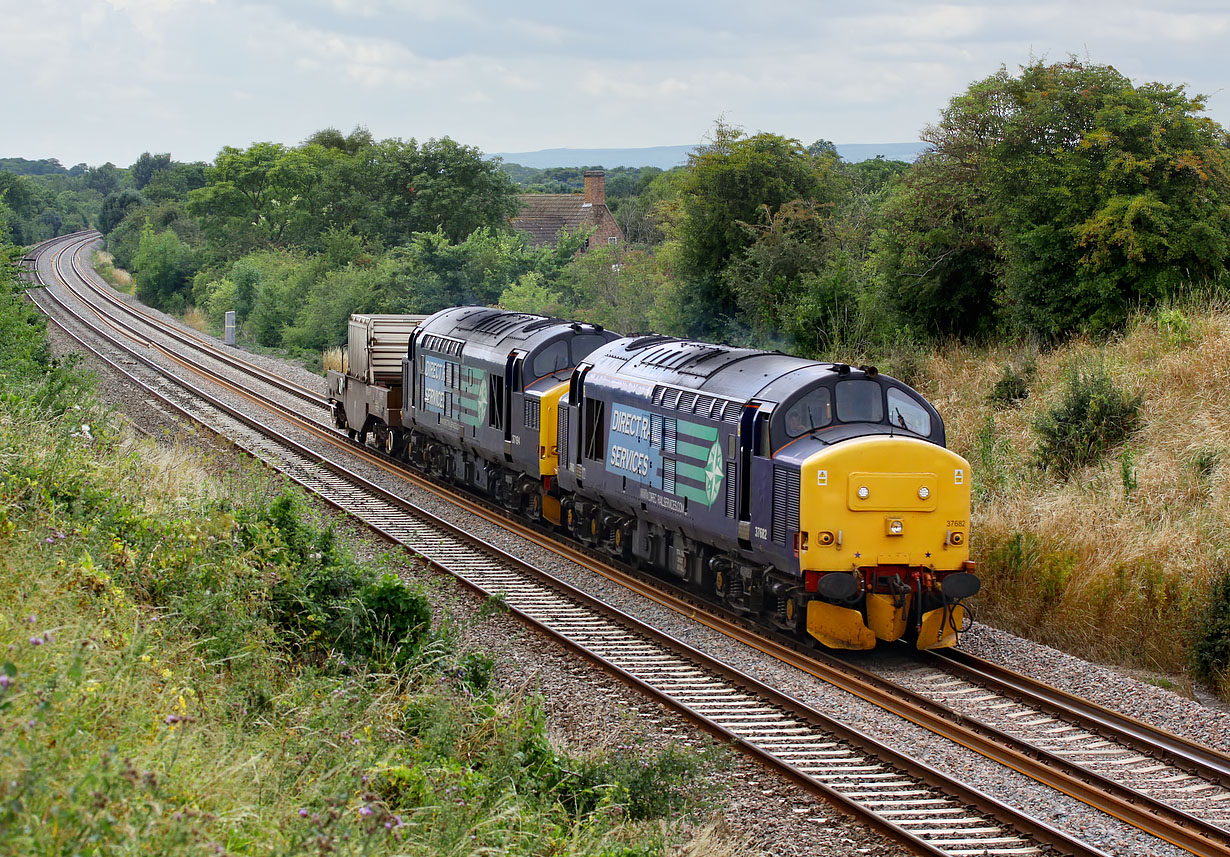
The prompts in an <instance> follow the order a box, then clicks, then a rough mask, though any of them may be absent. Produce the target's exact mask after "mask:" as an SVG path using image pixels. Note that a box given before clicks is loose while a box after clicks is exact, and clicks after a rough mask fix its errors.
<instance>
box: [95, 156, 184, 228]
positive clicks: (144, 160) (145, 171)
mask: <svg viewBox="0 0 1230 857" xmlns="http://www.w3.org/2000/svg"><path fill="white" fill-rule="evenodd" d="M170 168H171V154H170V152H163V153H161V154H158V155H151V154H150V153H149V152H142V153H141V154H140V156H139V157H138V158H137V161H136V163H134V164H133V165H132V183H133V185H134V186H135V187H136V189H137V190H141V189H142V188H144V187H145V186H146V185H147V184H149V183H150V182H151V181H152V180H153V178H154V176H155V175H156V174H157V173H159V172H161V171H163V170H167V169H170ZM104 231H105V230H104Z"/></svg>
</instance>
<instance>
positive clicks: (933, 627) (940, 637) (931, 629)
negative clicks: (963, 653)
mask: <svg viewBox="0 0 1230 857" xmlns="http://www.w3.org/2000/svg"><path fill="white" fill-rule="evenodd" d="M964 622H965V609H964V608H963V607H962V606H961V605H960V604H952V605H950V606H949V607H947V608H944V607H940V608H938V609H936V610H928V611H927V612H926V613H924V614H923V617H922V625H921V626H920V627H919V629H918V648H920V649H947V648H948V647H949V646H955V645H956V644H957V629H958V628H960V627H961V626H962V623H964Z"/></svg>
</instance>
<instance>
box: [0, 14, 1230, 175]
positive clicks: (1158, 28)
mask: <svg viewBox="0 0 1230 857" xmlns="http://www.w3.org/2000/svg"><path fill="white" fill-rule="evenodd" d="M1172 5H1173V11H1162V7H1160V6H1158V5H1157V4H1155V3H1145V2H1130V0H1122V1H1121V2H1113V0H1089V2H1085V3H1080V4H1074V5H1060V4H1059V3H1055V2H1047V1H1046V0H1043V2H1038V3H1033V4H1028V5H1025V4H1017V3H1006V2H1005V3H1001V2H993V0H971V2H961V0H946V2H943V3H929V2H925V1H924V0H918V2H910V0H866V2H864V3H863V4H861V5H858V6H854V5H851V4H849V3H837V2H831V0H823V2H820V0H777V2H775V3H773V4H771V5H766V6H760V7H754V6H750V5H748V4H746V3H745V2H741V0H710V2H707V3H704V4H702V3H699V2H685V3H675V4H663V3H652V4H651V3H648V2H643V0H625V3H624V4H622V5H621V6H619V7H617V8H616V7H609V8H605V9H603V10H599V11H597V12H595V11H592V10H588V9H587V10H586V11H584V12H582V11H580V10H579V9H578V7H577V6H576V5H575V2H574V0H540V2H536V3H534V4H522V5H520V6H516V5H513V6H510V5H508V4H507V3H506V2H502V1H501V0H227V2H222V3H211V2H207V0H43V2H42V3H40V4H38V5H37V6H35V5H34V4H28V3H26V2H22V0H0V20H4V22H5V27H4V29H3V31H0V76H3V78H4V79H6V80H12V81H16V82H17V84H18V85H16V86H14V87H12V88H11V93H13V94H11V95H10V105H9V106H10V107H11V108H12V114H13V115H19V116H24V115H37V116H38V117H39V122H38V123H37V126H35V124H34V123H25V122H23V123H18V124H12V123H10V125H9V126H8V127H6V128H5V133H4V135H3V137H2V138H0V144H2V145H3V146H4V148H5V151H3V152H0V155H3V156H10V155H21V156H25V157H48V156H55V157H61V159H62V160H64V161H66V162H69V163H72V162H75V161H79V160H86V161H89V162H91V163H101V162H102V161H104V160H112V161H114V162H115V163H131V162H132V161H133V160H134V159H135V157H136V155H138V154H139V153H140V152H141V151H144V150H146V149H150V150H154V151H168V150H170V151H172V152H173V153H174V154H175V155H176V157H182V158H210V157H212V156H213V154H214V153H216V152H217V150H218V149H219V148H221V146H223V145H238V146H243V145H247V144H248V142H250V141H252V140H256V139H273V140H279V141H281V142H287V143H296V142H298V141H299V140H302V139H303V138H304V137H306V136H307V135H308V134H310V133H312V132H313V131H315V130H319V129H320V128H322V127H326V126H329V125H333V126H336V127H339V128H349V127H352V126H353V125H355V124H363V125H366V126H368V127H369V128H370V129H371V130H372V133H373V134H375V135H377V136H378V137H379V136H399V137H411V136H414V137H418V138H420V139H425V138H427V137H440V136H444V135H449V136H452V137H453V138H455V139H458V140H460V141H462V142H465V143H469V144H473V145H478V146H480V147H482V148H484V149H486V150H488V151H501V150H503V151H514V150H524V149H536V148H550V147H555V146H582V145H583V146H606V145H620V146H629V145H642V146H650V145H660V144H667V143H684V142H688V141H691V140H697V139H699V138H700V137H701V136H702V135H703V134H704V133H705V132H706V131H707V130H709V129H710V128H711V127H712V122H713V120H714V119H715V118H716V117H717V116H718V115H719V114H722V113H726V115H727V118H728V119H729V120H730V121H731V122H733V123H735V124H739V125H742V126H744V127H746V128H748V129H749V130H766V131H773V132H775V133H780V134H783V135H786V136H792V137H798V138H800V139H804V140H811V139H815V138H816V137H819V136H823V137H826V138H828V139H833V140H836V141H838V142H859V141H863V142H890V141H899V140H909V139H912V138H914V137H915V136H916V135H917V133H918V131H919V130H920V128H921V127H922V125H923V124H925V123H926V122H929V121H934V119H935V118H936V117H937V116H938V114H939V111H940V110H941V109H942V108H943V107H944V105H945V104H946V103H947V101H948V99H949V98H951V97H952V96H953V95H955V94H957V93H958V92H960V91H962V90H963V89H964V88H965V87H966V86H968V84H969V83H971V82H972V81H975V80H979V79H981V78H984V77H986V76H987V75H990V74H993V73H994V72H995V71H996V70H997V69H998V68H999V66H1000V65H1001V64H1002V65H1006V66H1007V67H1008V68H1009V69H1015V68H1016V66H1017V65H1018V64H1021V63H1025V62H1028V61H1029V60H1030V58H1031V57H1049V58H1051V59H1057V60H1058V59H1063V58H1065V57H1067V56H1068V55H1069V54H1070V53H1075V54H1077V55H1079V56H1081V57H1085V56H1086V55H1087V56H1088V58H1089V59H1090V60H1091V61H1093V62H1098V63H1108V64H1112V65H1114V66H1116V68H1119V69H1120V70H1121V71H1123V72H1124V73H1125V74H1128V75H1129V76H1131V77H1132V78H1133V79H1134V80H1138V81H1147V80H1160V81H1164V82H1174V83H1187V84H1189V85H1190V90H1191V91H1193V92H1201V91H1204V92H1207V91H1213V92H1217V90H1219V89H1220V88H1221V87H1222V86H1223V80H1224V61H1223V60H1222V59H1221V51H1222V43H1223V42H1224V41H1225V39H1226V37H1227V35H1230V15H1228V14H1226V13H1225V12H1224V11H1223V5H1222V4H1219V3H1217V2H1215V0H1207V2H1195V1H1194V0H1188V2H1181V3H1178V4H1172ZM66 92H71V93H72V96H71V98H72V103H73V105H74V107H73V109H49V108H48V107H47V105H48V104H53V103H62V101H63V97H64V93H66ZM1222 100H1225V96H1222V95H1215V97H1214V99H1213V101H1212V104H1213V107H1214V112H1213V116H1214V118H1219V119H1221V120H1222V121H1226V120H1227V119H1228V118H1230V110H1228V109H1227V107H1226V106H1225V105H1222V104H1221V103H1219V102H1220V101H1222ZM81 118H85V119H86V120H87V122H89V123H90V127H91V128H92V129H94V130H93V131H92V133H90V134H87V135H83V134H82V133H81V126H80V123H79V122H78V121H77V120H78V119H81ZM100 129H105V130H100Z"/></svg>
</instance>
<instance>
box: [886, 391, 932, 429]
mask: <svg viewBox="0 0 1230 857" xmlns="http://www.w3.org/2000/svg"><path fill="white" fill-rule="evenodd" d="M888 422H889V424H890V425H893V426H896V427H897V428H903V429H905V430H906V431H912V432H914V433H915V434H919V435H922V436H923V437H927V436H929V435H930V434H931V415H930V414H928V413H927V409H926V408H924V407H923V406H922V405H920V404H919V403H918V402H916V401H914V399H913V398H911V397H910V396H909V395H907V394H906V392H905V391H904V390H900V389H898V388H896V387H890V388H889V390H888Z"/></svg>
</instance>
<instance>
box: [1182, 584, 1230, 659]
mask: <svg viewBox="0 0 1230 857" xmlns="http://www.w3.org/2000/svg"><path fill="white" fill-rule="evenodd" d="M1193 637H1194V639H1193V641H1192V648H1191V669H1192V673H1193V674H1194V675H1195V676H1196V677H1197V678H1198V679H1201V680H1202V681H1208V682H1219V683H1226V682H1227V681H1228V680H1230V571H1227V570H1225V569H1222V571H1221V572H1220V574H1218V575H1217V576H1216V577H1215V578H1214V580H1213V582H1212V584H1211V585H1210V586H1209V589H1208V592H1207V593H1206V595H1205V597H1204V603H1203V606H1202V608H1201V610H1200V613H1199V615H1198V618H1197V619H1196V625H1195V628H1194V632H1193Z"/></svg>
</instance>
